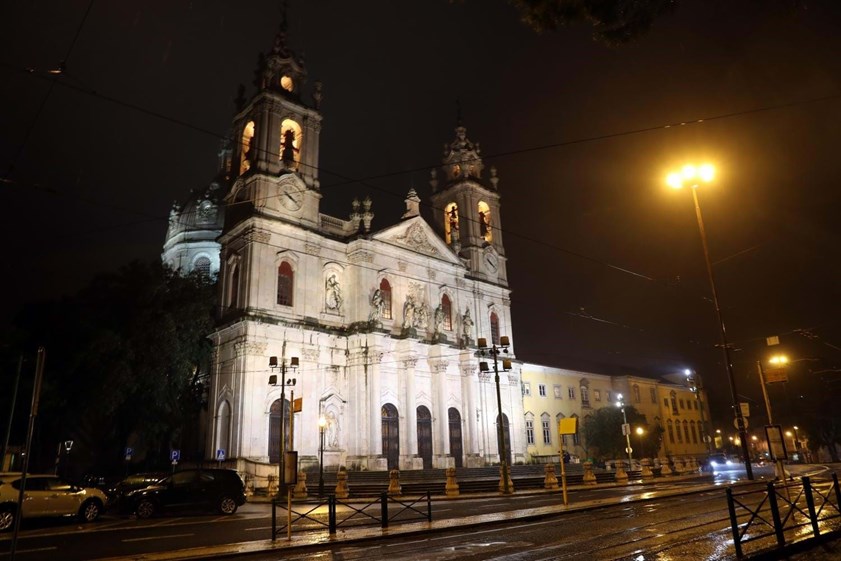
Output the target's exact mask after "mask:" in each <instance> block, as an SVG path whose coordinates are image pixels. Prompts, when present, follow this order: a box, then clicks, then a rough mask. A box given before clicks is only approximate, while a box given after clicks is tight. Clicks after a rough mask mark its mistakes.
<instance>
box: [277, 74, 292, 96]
mask: <svg viewBox="0 0 841 561" xmlns="http://www.w3.org/2000/svg"><path fill="white" fill-rule="evenodd" d="M280 87H281V88H283V89H284V90H286V91H287V92H291V91H292V90H293V89H294V88H295V83H294V82H293V81H292V78H291V77H290V76H281V78H280Z"/></svg>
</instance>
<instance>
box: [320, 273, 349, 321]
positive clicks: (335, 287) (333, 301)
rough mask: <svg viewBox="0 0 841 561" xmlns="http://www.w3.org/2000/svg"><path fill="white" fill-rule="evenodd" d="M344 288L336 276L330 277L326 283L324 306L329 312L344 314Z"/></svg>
mask: <svg viewBox="0 0 841 561" xmlns="http://www.w3.org/2000/svg"><path fill="white" fill-rule="evenodd" d="M342 302H344V299H343V298H342V287H341V286H339V281H338V280H337V279H336V275H330V276H329V277H328V278H327V280H326V281H325V283H324V305H325V307H326V308H327V310H328V311H330V312H333V313H336V314H340V313H341V312H342Z"/></svg>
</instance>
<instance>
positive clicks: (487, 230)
mask: <svg viewBox="0 0 841 561" xmlns="http://www.w3.org/2000/svg"><path fill="white" fill-rule="evenodd" d="M479 235H480V236H481V237H482V239H484V240H485V241H486V242H488V243H490V242H492V241H493V233H492V230H491V208H490V207H489V206H488V204H487V203H485V202H479Z"/></svg>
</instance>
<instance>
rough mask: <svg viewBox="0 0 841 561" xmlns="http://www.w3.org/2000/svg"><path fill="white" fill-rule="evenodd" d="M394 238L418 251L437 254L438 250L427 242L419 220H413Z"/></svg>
mask: <svg viewBox="0 0 841 561" xmlns="http://www.w3.org/2000/svg"><path fill="white" fill-rule="evenodd" d="M394 239H395V240H396V241H400V242H403V243H404V244H406V245H407V246H409V247H410V248H411V249H413V250H415V251H417V252H419V253H425V254H427V255H438V250H437V249H436V248H435V246H433V245H432V244H431V243H430V242H429V239H428V238H427V237H426V232H425V231H424V229H423V226H421V225H420V223H419V222H415V223H414V224H412V225H411V226H409V227H408V228H407V229H406V231H405V232H404V233H403V234H402V235H399V236H396V237H395V238H394Z"/></svg>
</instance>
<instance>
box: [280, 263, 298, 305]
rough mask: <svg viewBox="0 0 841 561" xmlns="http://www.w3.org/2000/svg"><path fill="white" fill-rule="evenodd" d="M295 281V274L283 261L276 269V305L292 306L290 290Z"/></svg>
mask: <svg viewBox="0 0 841 561" xmlns="http://www.w3.org/2000/svg"><path fill="white" fill-rule="evenodd" d="M294 280H295V273H294V272H292V266H291V265H290V264H289V262H287V261H284V262H283V263H281V264H280V267H278V268H277V303H278V304H279V305H281V306H291V305H292V289H293V286H294V285H293V282H294Z"/></svg>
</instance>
